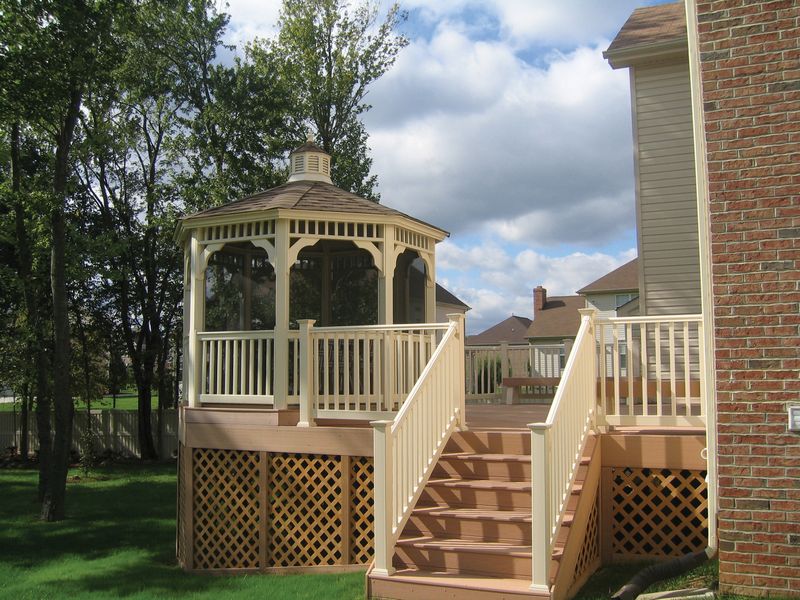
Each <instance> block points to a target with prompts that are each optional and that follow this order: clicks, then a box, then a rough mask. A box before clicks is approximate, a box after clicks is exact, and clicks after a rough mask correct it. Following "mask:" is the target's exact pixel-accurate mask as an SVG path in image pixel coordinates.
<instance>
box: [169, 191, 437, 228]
mask: <svg viewBox="0 0 800 600" xmlns="http://www.w3.org/2000/svg"><path fill="white" fill-rule="evenodd" d="M276 208H283V209H295V210H308V211H320V212H334V213H348V214H366V215H376V216H386V217H390V216H399V217H405V218H407V219H411V220H412V221H416V222H417V223H423V224H425V225H428V226H429V227H434V229H438V230H439V231H441V232H442V233H444V234H447V232H446V231H444V230H443V229H439V228H438V227H435V226H433V225H430V224H428V223H425V222H424V221H421V220H419V219H415V218H414V217H411V216H409V215H407V214H405V213H402V212H400V211H399V210H395V209H393V208H389V207H388V206H386V205H385V204H379V203H377V202H373V201H372V200H367V199H366V198H362V197H361V196H357V195H355V194H351V193H350V192H347V191H345V190H343V189H341V188H338V187H336V186H335V185H331V184H330V183H324V182H322V181H307V180H305V181H290V182H288V183H284V184H283V185H279V186H277V187H274V188H271V189H269V190H266V191H263V192H258V193H257V194H253V195H252V196H247V197H246V198H241V199H239V200H234V201H233V202H228V203H227V204H223V205H222V206H216V207H214V208H209V209H206V210H202V211H200V212H196V213H194V214H192V215H189V216H187V217H185V218H184V220H185V221H191V220H193V219H197V218H200V217H213V216H224V215H231V214H240V213H246V212H258V211H263V210H270V209H276Z"/></svg>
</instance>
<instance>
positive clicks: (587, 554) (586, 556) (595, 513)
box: [575, 496, 600, 580]
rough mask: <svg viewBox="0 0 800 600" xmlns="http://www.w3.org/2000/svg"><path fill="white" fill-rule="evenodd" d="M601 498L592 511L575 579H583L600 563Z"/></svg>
mask: <svg viewBox="0 0 800 600" xmlns="http://www.w3.org/2000/svg"><path fill="white" fill-rule="evenodd" d="M598 501H599V496H598V498H597V499H596V500H595V502H594V505H593V506H592V510H591V512H590V513H589V523H588V524H587V525H586V537H585V538H584V540H583V546H581V552H580V554H578V562H577V563H576V564H575V579H576V580H579V579H581V578H583V576H584V575H586V574H587V572H589V571H592V572H594V570H595V569H596V568H597V566H598V564H599V563H600V510H599V507H598Z"/></svg>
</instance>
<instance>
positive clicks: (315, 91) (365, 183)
mask: <svg viewBox="0 0 800 600" xmlns="http://www.w3.org/2000/svg"><path fill="white" fill-rule="evenodd" d="M377 16H378V9H377V5H376V4H373V3H371V2H370V1H369V0H365V1H364V2H362V3H361V4H359V5H357V6H356V7H355V8H353V9H352V11H351V10H348V6H347V3H346V2H345V1H344V0H284V3H283V9H282V12H281V16H280V21H279V26H280V32H279V34H278V37H277V40H276V41H275V42H274V44H273V45H270V44H268V43H261V44H259V45H256V46H254V49H253V51H254V52H255V53H268V52H273V53H274V54H275V55H276V56H278V57H279V61H278V64H280V65H282V73H283V76H284V78H285V80H286V83H287V85H288V86H289V89H291V90H292V91H293V93H294V96H293V109H292V121H291V122H292V127H293V133H294V139H295V140H302V139H305V137H306V136H305V133H306V131H307V130H308V129H309V128H312V129H313V131H314V133H315V135H316V139H317V141H318V143H319V144H320V146H321V147H322V148H323V150H325V151H326V152H328V153H329V154H330V155H331V160H332V164H331V177H332V179H333V182H334V183H335V184H336V185H338V186H339V187H341V188H343V189H346V190H349V191H351V192H354V193H357V194H359V195H361V196H364V197H367V198H373V199H375V200H377V199H378V197H379V196H378V194H377V192H376V190H375V186H376V184H377V178H376V177H375V176H374V175H370V174H369V172H370V168H371V165H372V159H371V158H370V157H369V155H368V148H367V133H366V130H365V129H364V125H363V123H362V122H361V118H360V117H361V115H362V114H363V113H364V112H366V111H367V110H369V108H370V106H369V105H368V104H367V103H366V102H365V97H366V94H367V91H368V88H369V85H370V84H371V83H372V82H373V81H375V80H376V79H378V78H379V77H380V76H381V75H383V74H384V73H385V72H386V71H387V70H388V69H389V68H390V67H391V66H392V65H393V64H394V61H395V59H396V58H397V54H398V52H400V50H401V49H402V48H403V47H405V46H406V45H407V44H408V40H407V39H406V38H405V37H404V36H403V35H401V34H398V33H397V32H396V30H397V27H398V26H399V25H400V23H402V22H403V21H404V20H405V14H404V13H403V12H401V11H400V9H399V7H398V5H397V4H394V5H392V6H391V7H390V9H389V11H388V12H387V14H386V16H385V17H384V19H383V21H381V22H380V23H378V20H377ZM273 64H274V63H273Z"/></svg>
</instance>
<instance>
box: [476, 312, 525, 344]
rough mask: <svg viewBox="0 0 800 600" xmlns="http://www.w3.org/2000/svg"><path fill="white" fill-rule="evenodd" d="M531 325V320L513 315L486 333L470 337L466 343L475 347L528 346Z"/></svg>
mask: <svg viewBox="0 0 800 600" xmlns="http://www.w3.org/2000/svg"><path fill="white" fill-rule="evenodd" d="M530 325H531V320H530V319H528V318H526V317H518V316H516V315H511V316H510V317H508V318H507V319H506V320H505V321H500V322H499V323H497V324H496V325H493V326H491V327H489V329H486V330H485V331H482V332H480V333H477V334H475V335H468V336H467V339H466V343H467V344H473V345H483V344H487V345H488V344H499V343H501V342H508V343H509V344H527V343H528V338H527V332H528V327H530Z"/></svg>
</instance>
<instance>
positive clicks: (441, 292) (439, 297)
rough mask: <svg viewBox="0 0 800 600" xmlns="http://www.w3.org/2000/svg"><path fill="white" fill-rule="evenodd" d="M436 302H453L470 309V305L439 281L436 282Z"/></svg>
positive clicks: (455, 304)
mask: <svg viewBox="0 0 800 600" xmlns="http://www.w3.org/2000/svg"><path fill="white" fill-rule="evenodd" d="M436 302H440V303H442V304H452V305H453V306H461V307H463V308H466V309H467V310H469V309H470V307H469V306H468V305H467V304H465V303H464V302H462V301H461V300H459V299H458V297H457V296H456V295H455V294H453V292H451V291H450V290H448V289H446V288H444V287H442V286H441V285H439V284H438V283H437V284H436Z"/></svg>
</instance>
